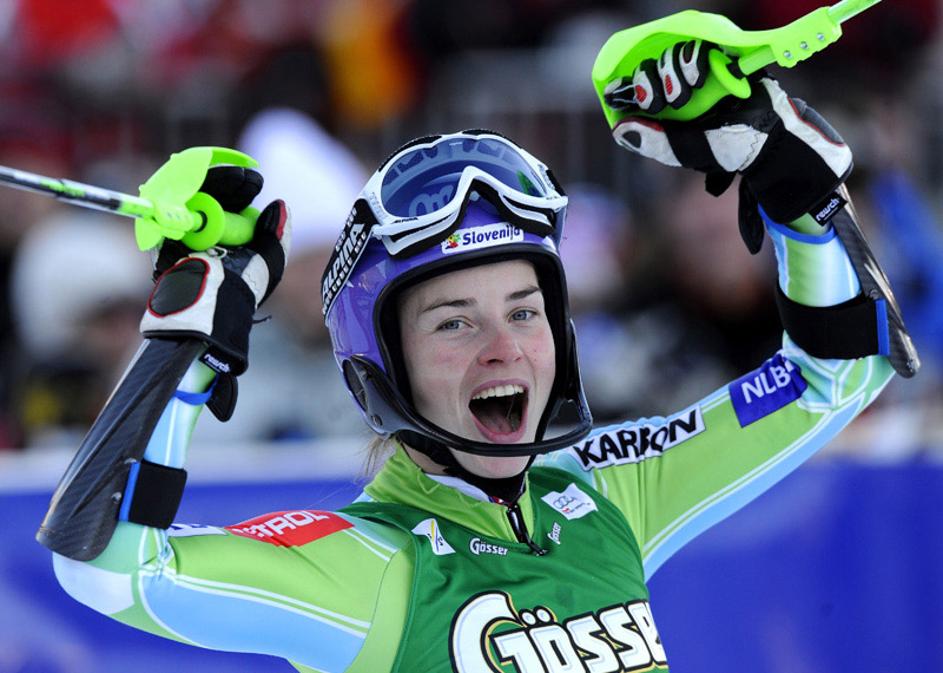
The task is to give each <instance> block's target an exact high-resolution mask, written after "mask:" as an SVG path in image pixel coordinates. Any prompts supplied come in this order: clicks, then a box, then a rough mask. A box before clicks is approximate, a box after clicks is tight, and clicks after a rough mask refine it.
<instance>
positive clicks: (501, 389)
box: [472, 384, 524, 400]
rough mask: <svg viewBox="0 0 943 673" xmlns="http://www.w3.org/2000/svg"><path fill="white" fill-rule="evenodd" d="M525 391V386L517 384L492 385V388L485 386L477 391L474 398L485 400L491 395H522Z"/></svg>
mask: <svg viewBox="0 0 943 673" xmlns="http://www.w3.org/2000/svg"><path fill="white" fill-rule="evenodd" d="M523 392H524V386H519V385H516V384H513V385H506V386H492V387H491V388H485V389H484V390H482V391H481V392H479V393H477V394H476V395H475V396H474V397H472V399H473V400H485V399H488V398H489V397H507V396H508V395H520V394H523Z"/></svg>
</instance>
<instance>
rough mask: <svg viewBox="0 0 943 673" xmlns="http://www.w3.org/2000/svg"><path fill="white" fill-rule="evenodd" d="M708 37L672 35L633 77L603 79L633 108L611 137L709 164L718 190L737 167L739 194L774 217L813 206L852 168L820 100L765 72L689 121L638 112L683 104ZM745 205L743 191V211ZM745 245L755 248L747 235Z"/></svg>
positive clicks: (703, 71)
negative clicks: (742, 94)
mask: <svg viewBox="0 0 943 673" xmlns="http://www.w3.org/2000/svg"><path fill="white" fill-rule="evenodd" d="M707 46H708V45H706V44H705V43H704V42H702V41H700V40H694V41H691V42H687V43H679V44H676V45H674V46H672V47H669V48H668V49H667V50H665V52H663V53H662V55H661V56H660V57H659V59H658V60H657V62H656V61H655V60H654V59H650V60H648V61H645V62H643V63H642V64H641V65H640V66H639V67H638V69H637V70H636V72H635V73H634V75H633V78H632V79H631V80H630V79H628V78H622V79H619V80H615V81H613V82H612V83H611V84H610V85H609V86H608V87H607V89H606V92H605V95H604V98H605V102H606V104H607V105H609V106H610V107H612V108H614V109H618V110H621V111H623V112H626V113H628V114H629V115H630V116H628V117H626V118H624V119H622V120H621V121H620V122H619V123H618V124H617V125H616V127H615V128H614V129H613V131H612V134H613V137H614V138H615V141H616V142H617V143H618V144H619V145H621V146H622V147H624V148H626V149H628V150H630V151H632V152H636V153H638V154H641V155H643V156H646V157H650V158H652V159H655V160H657V161H659V162H661V163H663V164H666V165H668V166H684V167H686V168H693V169H694V170H697V171H701V172H704V173H707V189H708V191H709V192H711V193H712V194H715V195H719V194H721V193H723V191H724V190H725V189H726V188H727V187H728V186H729V185H730V183H731V182H732V181H733V177H734V175H735V174H737V173H740V174H741V175H742V176H743V183H745V185H744V184H743V183H742V184H741V198H742V199H743V198H744V197H746V198H747V200H750V198H751V197H752V199H754V201H753V204H752V205H753V207H754V209H755V201H758V202H759V204H760V205H761V206H762V207H763V209H764V211H765V212H766V214H767V215H768V216H769V217H770V218H771V219H773V220H774V221H776V222H781V223H789V222H792V221H793V220H796V219H798V218H799V217H801V216H802V215H805V214H806V213H809V212H812V211H813V210H815V209H816V207H817V206H819V204H821V203H822V202H823V201H825V200H827V197H829V196H830V195H831V194H832V192H833V191H834V190H835V189H836V188H837V187H838V186H839V185H840V184H842V183H843V182H844V181H845V179H846V178H847V177H848V174H849V173H850V172H851V167H852V158H851V150H850V149H848V146H847V145H845V143H844V141H843V140H842V138H841V136H839V135H838V133H837V132H836V131H835V130H834V129H833V128H832V127H831V126H830V125H829V124H828V122H826V121H825V120H824V119H823V118H822V117H821V116H820V115H819V114H818V113H817V112H815V110H813V109H812V108H811V107H809V106H808V105H806V103H805V102H803V101H801V100H799V99H794V98H790V97H789V96H787V95H786V93H785V92H784V91H783V90H782V88H780V86H779V84H778V83H777V82H776V80H774V79H771V78H770V77H769V76H767V75H766V74H765V73H762V72H760V73H756V74H755V75H753V76H751V84H752V93H751V95H750V97H749V98H747V99H740V98H736V97H734V96H728V97H727V98H725V99H723V100H722V101H720V102H719V103H718V104H717V105H716V106H714V108H713V109H712V110H710V111H709V112H708V113H706V114H704V115H701V116H700V117H698V118H696V119H693V120H690V121H671V120H667V119H664V120H663V119H654V118H651V117H644V116H632V115H634V114H635V113H642V114H643V115H644V114H649V115H653V114H657V113H658V112H659V111H661V110H662V109H664V108H665V106H666V105H667V106H672V107H675V108H680V107H682V106H683V105H684V103H686V102H687V101H688V100H689V99H690V97H691V95H692V93H693V91H694V89H696V88H698V87H700V86H701V85H703V83H704V81H705V79H706V77H707V68H708V63H707V52H708V49H707ZM744 186H745V187H746V191H747V194H744ZM746 205H747V207H749V206H750V204H746ZM744 206H745V204H744V203H743V201H741V211H742V210H743V208H744ZM742 223H743V222H742V218H741V224H742ZM746 234H747V232H744V238H747V235H746ZM760 235H762V232H760ZM759 240H762V238H760V239H759ZM747 245H748V247H751V250H752V249H753V246H752V245H751V241H747ZM756 247H757V249H759V248H758V244H757V245H756Z"/></svg>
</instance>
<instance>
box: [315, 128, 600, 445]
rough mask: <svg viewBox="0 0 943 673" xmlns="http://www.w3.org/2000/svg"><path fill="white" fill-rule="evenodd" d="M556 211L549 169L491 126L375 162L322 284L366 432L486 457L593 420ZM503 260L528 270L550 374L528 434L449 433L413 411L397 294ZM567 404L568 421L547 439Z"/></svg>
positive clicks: (411, 146)
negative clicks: (541, 307) (516, 438)
mask: <svg viewBox="0 0 943 673" xmlns="http://www.w3.org/2000/svg"><path fill="white" fill-rule="evenodd" d="M565 214H566V195H565V194H564V192H563V190H562V188H561V187H560V185H559V184H558V183H557V182H556V180H555V178H554V177H553V175H552V174H551V173H550V171H549V169H548V168H547V167H546V166H545V165H544V164H543V163H541V162H540V161H539V160H537V159H536V158H534V157H533V156H532V155H530V154H529V153H527V152H526V151H525V150H523V149H522V148H520V147H518V146H517V145H516V144H514V143H513V142H512V141H510V140H509V139H507V138H505V137H503V136H501V135H499V134H496V133H493V132H490V131H477V130H475V131H462V132H459V133H452V134H448V135H441V136H429V137H424V138H419V139H417V140H414V141H412V142H410V143H407V144H406V145H404V146H403V147H401V148H400V149H398V150H397V151H396V152H394V153H393V155H391V157H390V158H388V159H387V160H386V161H384V163H383V164H381V166H380V168H379V169H378V170H377V172H376V173H374V175H373V176H372V177H371V178H370V180H369V181H368V182H367V185H366V186H365V187H364V190H363V191H362V192H361V195H360V197H359V198H358V199H357V201H356V202H355V203H354V206H353V209H352V211H351V213H350V216H349V217H348V219H347V222H346V224H345V226H344V231H343V232H342V233H341V236H340V238H339V239H338V241H337V244H336V245H335V249H334V253H333V255H332V257H331V260H330V261H329V262H328V265H327V268H326V269H325V272H324V275H323V277H322V283H321V285H322V300H323V306H324V309H323V310H324V314H325V322H326V324H327V329H328V331H329V333H330V335H331V342H332V344H333V348H334V356H335V359H336V360H337V364H338V367H339V368H340V370H341V373H342V375H343V378H344V381H345V383H346V384H347V387H348V389H349V391H350V392H351V394H352V396H353V397H354V399H355V401H356V403H357V405H358V407H359V409H360V411H361V413H362V415H363V417H364V419H365V420H366V422H367V424H368V425H369V426H370V428H371V429H373V430H374V431H375V432H377V433H379V434H382V435H394V436H397V437H399V438H400V439H402V440H403V441H405V442H406V443H408V444H411V445H413V446H416V447H417V448H419V446H421V445H425V446H427V447H428V446H430V445H432V446H436V447H438V448H441V447H447V448H453V449H456V450H459V451H466V452H468V453H477V454H481V455H490V456H496V455H503V456H527V455H537V454H541V453H548V452H550V451H555V450H557V449H561V448H564V447H567V446H571V445H572V444H574V443H576V442H578V441H579V440H580V439H582V438H583V437H585V436H586V434H587V433H588V432H589V430H590V428H591V426H592V417H591V415H590V412H589V409H588V407H587V405H586V400H585V396H584V393H583V388H582V383H581V381H580V376H579V367H578V364H577V358H576V343H575V337H574V332H573V324H572V322H571V320H570V317H569V308H568V303H567V293H566V279H565V276H564V272H563V266H562V262H561V260H560V255H559V244H560V240H561V237H562V229H563V222H564V219H565ZM512 259H524V260H527V261H529V262H531V264H532V265H533V266H534V269H535V271H536V274H537V279H538V283H539V285H540V287H541V290H542V291H543V295H544V303H545V306H546V312H547V319H548V322H549V324H550V328H551V331H552V333H553V338H554V342H555V348H556V372H555V379H554V383H553V386H552V389H551V392H550V399H549V400H548V403H547V407H546V409H545V410H544V412H543V414H542V416H541V418H540V420H539V422H538V426H537V435H536V438H535V441H533V442H528V443H520V444H491V443H488V442H482V441H476V440H472V439H468V438H464V437H459V436H457V435H454V434H452V433H451V432H449V431H447V430H445V429H443V428H441V427H439V426H437V425H435V424H433V423H432V422H430V421H429V420H427V419H425V418H424V417H423V416H422V415H421V414H420V413H419V412H418V411H417V410H416V409H415V407H414V405H413V402H412V395H411V393H410V390H409V383H408V372H406V371H405V368H404V365H403V357H402V351H401V346H400V343H399V326H398V324H397V314H396V307H397V302H396V297H397V296H398V295H399V294H400V293H401V292H402V291H403V290H404V289H406V288H408V287H411V286H413V285H415V284H417V283H419V282H422V281H424V280H428V279H430V278H433V277H435V276H438V275H441V274H443V273H447V272H450V271H455V270H458V269H465V268H469V267H472V266H476V265H481V264H491V263H495V262H499V261H506V260H512ZM567 408H568V409H569V411H566V412H565V413H566V414H567V417H568V422H569V425H568V427H567V428H566V429H565V430H563V431H560V432H557V433H556V434H554V435H553V436H546V435H547V434H548V427H550V426H551V423H552V421H553V420H554V418H556V417H557V416H558V415H559V414H560V413H561V412H562V411H563V410H564V409H567ZM574 418H575V419H576V420H575V423H574V421H573V419H574Z"/></svg>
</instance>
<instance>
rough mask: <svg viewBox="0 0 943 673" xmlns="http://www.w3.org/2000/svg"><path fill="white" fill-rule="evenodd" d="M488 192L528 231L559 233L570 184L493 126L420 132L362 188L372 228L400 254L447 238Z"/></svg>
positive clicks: (494, 202)
mask: <svg viewBox="0 0 943 673" xmlns="http://www.w3.org/2000/svg"><path fill="white" fill-rule="evenodd" d="M481 197H484V198H485V199H487V200H488V201H489V202H490V203H491V204H492V205H493V206H495V207H496V208H497V209H498V211H499V212H500V213H501V215H502V216H504V217H505V218H507V219H508V220H509V221H510V222H511V223H512V224H514V225H515V226H517V227H519V228H521V229H523V230H524V231H527V232H529V233H532V234H536V235H539V236H541V237H546V236H554V238H555V239H557V240H558V239H559V227H558V226H557V224H558V222H559V223H560V224H561V225H562V221H563V213H564V211H565V209H566V205H567V197H566V195H565V194H564V192H563V189H562V188H561V187H560V186H559V185H558V184H557V182H556V180H555V179H554V178H553V176H552V174H551V173H550V170H549V169H548V168H547V166H546V165H544V164H543V163H542V162H541V161H539V160H538V159H537V158H536V157H534V156H532V155H531V154H530V153H528V152H527V151H526V150H524V149H523V148H521V147H519V146H518V145H516V144H515V143H513V142H511V141H510V140H508V139H507V138H505V137H504V136H501V135H499V134H497V133H493V132H490V131H461V132H459V133H451V134H448V135H438V136H429V137H425V138H419V139H418V140H415V141H413V142H411V143H409V144H408V145H405V146H403V147H402V148H400V149H399V150H398V151H397V152H396V153H395V154H394V155H393V156H391V157H390V158H389V159H387V160H386V161H385V162H384V163H383V165H382V166H380V168H379V169H378V170H377V172H376V173H374V174H373V176H372V177H371V178H370V180H369V181H368V182H367V184H366V186H364V189H363V191H362V192H361V195H360V198H361V199H363V200H364V201H366V203H367V204H368V205H369V207H370V209H371V211H372V212H373V215H374V216H375V217H376V220H377V221H376V224H374V225H373V227H372V228H371V231H370V235H371V236H372V237H375V238H379V239H380V240H381V241H382V242H383V244H384V246H385V247H386V250H387V252H388V253H389V254H390V255H392V256H396V257H400V256H409V255H411V254H415V253H416V252H419V251H421V250H424V249H426V248H428V247H430V246H431V245H434V244H435V243H437V242H439V241H442V240H444V239H445V238H446V237H447V236H448V235H449V234H450V233H451V232H452V231H453V230H454V229H455V228H456V227H457V226H458V224H459V223H460V222H461V219H462V215H463V214H464V212H465V207H466V206H467V205H468V202H469V201H470V200H476V199H478V198H481Z"/></svg>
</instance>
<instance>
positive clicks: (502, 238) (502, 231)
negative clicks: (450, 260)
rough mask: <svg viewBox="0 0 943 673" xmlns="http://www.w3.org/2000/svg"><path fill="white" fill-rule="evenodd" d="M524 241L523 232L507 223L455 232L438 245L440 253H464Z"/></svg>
mask: <svg viewBox="0 0 943 673" xmlns="http://www.w3.org/2000/svg"><path fill="white" fill-rule="evenodd" d="M523 240H524V230H523V229H518V228H517V227H514V226H511V225H510V224H508V223H507V222H497V223H495V224H485V225H483V226H480V227H471V228H469V229H462V230H461V231H457V232H455V233H454V234H452V235H451V236H449V237H448V238H447V239H445V240H444V241H442V243H440V244H439V245H440V247H441V249H442V252H443V253H445V254H449V253H452V252H464V251H466V250H476V249H477V248H488V247H491V246H492V245H500V244H502V243H514V242H516V241H523Z"/></svg>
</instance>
